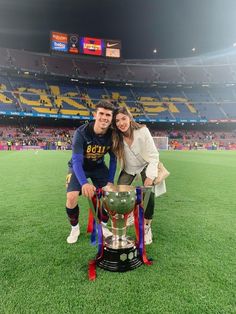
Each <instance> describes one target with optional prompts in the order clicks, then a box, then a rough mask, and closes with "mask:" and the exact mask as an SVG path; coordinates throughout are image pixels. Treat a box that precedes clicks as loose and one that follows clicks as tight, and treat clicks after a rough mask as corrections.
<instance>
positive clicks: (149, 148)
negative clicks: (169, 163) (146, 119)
mask: <svg viewBox="0 0 236 314" xmlns="http://www.w3.org/2000/svg"><path fill="white" fill-rule="evenodd" d="M142 129H143V130H142V131H143V139H144V145H143V147H142V150H141V152H142V157H143V159H144V160H146V161H147V163H148V166H147V169H146V176H147V177H148V178H150V179H153V180H154V179H155V178H156V177H157V165H158V162H159V152H158V150H157V148H156V145H155V143H154V140H153V138H152V135H151V133H150V131H149V130H148V128H147V127H143V128H142Z"/></svg>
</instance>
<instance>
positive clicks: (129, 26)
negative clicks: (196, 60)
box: [0, 0, 236, 59]
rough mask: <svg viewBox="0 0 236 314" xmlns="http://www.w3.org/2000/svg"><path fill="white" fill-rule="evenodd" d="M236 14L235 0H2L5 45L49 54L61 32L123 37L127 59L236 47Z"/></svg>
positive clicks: (0, 38) (0, 29) (0, 35)
mask: <svg viewBox="0 0 236 314" xmlns="http://www.w3.org/2000/svg"><path fill="white" fill-rule="evenodd" d="M235 14H236V1H235V0H214V1H213V0H197V1H196V0H145V1H144V0H120V1H117V0H78V1H65V0H41V1H37V0H20V1H19V0H0V45H1V47H7V48H15V49H25V50H31V51H38V52H48V51H49V33H50V31H51V30H56V31H60V32H67V33H77V34H79V35H81V36H92V37H98V38H110V39H121V41H122V51H123V57H124V58H126V59H127V58H128V59H131V58H134V59H135V58H138V59H141V58H162V59H163V58H179V57H188V56H193V55H198V54H202V53H207V52H213V51H217V50H220V49H223V48H227V47H230V46H233V44H234V43H235V42H236V18H235ZM193 48H195V50H194V49H193ZM154 49H156V53H154V52H153V51H154ZM235 49H236V48H235Z"/></svg>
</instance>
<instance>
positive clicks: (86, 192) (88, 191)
mask: <svg viewBox="0 0 236 314" xmlns="http://www.w3.org/2000/svg"><path fill="white" fill-rule="evenodd" d="M95 192H96V188H95V186H94V185H92V184H90V183H85V184H84V185H83V186H82V195H83V196H86V197H88V198H90V199H91V198H92V197H93V196H94V193H95Z"/></svg>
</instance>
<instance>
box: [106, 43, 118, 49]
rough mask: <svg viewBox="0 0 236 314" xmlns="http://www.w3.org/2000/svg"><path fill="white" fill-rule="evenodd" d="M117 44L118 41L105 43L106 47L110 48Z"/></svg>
mask: <svg viewBox="0 0 236 314" xmlns="http://www.w3.org/2000/svg"><path fill="white" fill-rule="evenodd" d="M117 45H119V43H107V47H108V48H111V47H114V46H117Z"/></svg>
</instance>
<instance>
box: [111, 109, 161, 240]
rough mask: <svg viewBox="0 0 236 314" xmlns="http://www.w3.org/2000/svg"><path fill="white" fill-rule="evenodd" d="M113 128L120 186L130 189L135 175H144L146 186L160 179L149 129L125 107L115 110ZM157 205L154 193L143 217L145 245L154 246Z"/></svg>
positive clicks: (156, 157) (157, 160) (157, 155)
mask: <svg viewBox="0 0 236 314" xmlns="http://www.w3.org/2000/svg"><path fill="white" fill-rule="evenodd" d="M113 128H114V131H113V152H114V153H115V155H116V157H117V159H118V160H119V162H120V164H121V169H122V170H121V173H120V175H119V178H118V182H117V184H125V185H130V184H131V183H132V182H133V180H134V179H135V177H136V175H138V174H141V177H142V181H143V185H144V186H151V185H153V181H154V179H155V178H156V176H157V165H158V162H159V153H158V151H157V148H156V146H155V144H154V141H153V138H152V136H151V133H150V132H149V130H148V128H147V127H146V126H145V125H141V124H139V123H137V122H135V121H134V119H133V116H132V114H131V113H130V111H129V110H128V109H127V108H126V107H120V108H118V109H116V110H115V112H114V114H113ZM154 205H155V204H154V193H153V192H151V196H150V199H149V202H148V205H147V209H146V211H145V216H144V218H145V219H144V224H145V234H144V239H145V243H146V244H151V243H152V230H151V222H152V217H153V213H154Z"/></svg>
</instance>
